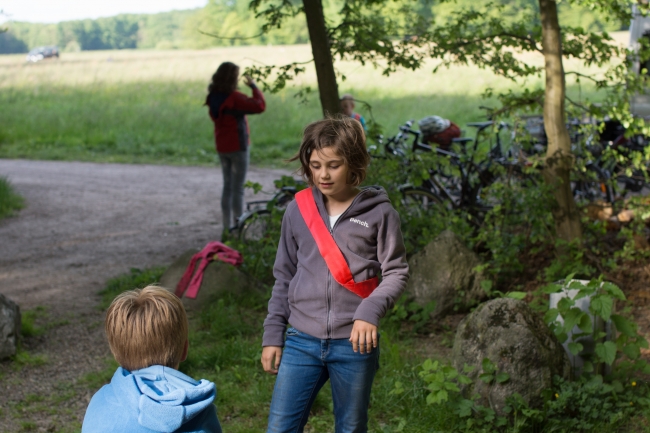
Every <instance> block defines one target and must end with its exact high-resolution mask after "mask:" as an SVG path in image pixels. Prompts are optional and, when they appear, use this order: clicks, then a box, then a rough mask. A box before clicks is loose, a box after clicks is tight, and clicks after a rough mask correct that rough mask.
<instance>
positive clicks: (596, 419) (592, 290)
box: [397, 275, 650, 432]
mask: <svg viewBox="0 0 650 433" xmlns="http://www.w3.org/2000/svg"><path fill="white" fill-rule="evenodd" d="M563 288H568V289H576V290H578V292H577V294H576V296H574V297H573V298H563V299H562V300H561V301H560V302H559V303H558V306H557V308H553V309H550V310H548V311H547V312H546V314H545V320H546V322H547V323H548V324H549V326H550V327H551V329H552V330H553V331H554V333H555V335H557V336H558V338H559V340H560V341H561V342H564V341H567V339H568V338H569V337H568V335H569V333H570V332H572V331H573V330H574V327H578V328H579V330H580V332H579V333H577V334H573V336H572V338H571V340H570V343H569V345H568V346H569V350H570V351H571V352H572V353H573V354H574V355H576V354H578V353H580V352H581V351H582V349H583V346H582V344H581V343H580V340H579V339H580V338H583V337H585V336H591V337H592V338H594V341H595V342H596V345H595V349H594V353H593V354H591V358H590V357H589V355H588V354H584V353H583V354H582V356H583V357H585V358H586V359H587V361H586V362H585V365H584V368H583V371H582V375H581V376H580V377H578V378H577V379H576V380H575V381H567V380H564V379H562V378H560V377H554V378H553V388H551V389H547V390H545V391H544V393H543V397H544V404H543V406H542V407H538V408H531V407H529V406H528V404H527V403H526V402H525V401H524V400H523V399H522V398H521V396H519V395H517V394H515V395H512V396H511V397H510V398H509V399H508V400H507V405H506V407H505V408H504V410H503V413H504V414H505V416H503V415H498V414H497V413H495V411H494V410H493V409H492V408H491V407H485V406H482V405H481V404H480V403H479V402H478V401H479V398H478V396H477V395H464V394H463V393H462V392H461V386H462V385H463V384H469V383H471V379H470V378H469V377H467V376H466V374H467V373H469V372H470V371H471V370H469V369H468V367H467V366H466V367H465V369H464V371H463V372H462V373H461V372H459V371H458V370H456V369H455V368H454V367H452V366H450V365H445V364H443V363H440V362H438V361H431V360H427V361H425V362H424V363H423V364H422V366H421V369H422V370H421V372H420V376H421V377H422V378H423V380H424V381H425V383H426V387H427V390H428V392H429V395H428V396H427V403H428V404H431V405H434V406H438V407H442V408H444V409H445V410H446V411H449V412H451V413H453V414H454V415H455V416H456V417H457V421H456V422H455V423H454V424H453V425H454V426H455V427H454V429H452V430H451V431H459V432H460V431H467V430H471V431H475V432H492V431H503V432H505V431H509V432H510V431H516V432H520V431H521V432H529V431H530V432H532V431H558V429H559V430H560V431H580V432H583V431H585V432H586V431H603V429H608V430H611V431H618V430H617V429H619V428H621V427H622V426H625V425H626V424H627V423H628V422H629V417H630V416H631V415H633V414H636V413H638V412H639V411H644V410H645V411H647V410H648V409H650V398H648V391H649V390H650V388H649V387H648V384H647V383H645V382H643V381H642V380H641V379H639V375H640V374H644V375H647V374H649V373H650V365H649V364H648V363H647V362H646V361H645V360H642V359H640V349H641V348H647V346H648V344H647V342H646V340H645V339H644V338H643V337H642V336H641V335H639V334H638V332H637V328H636V325H635V324H634V323H633V322H631V321H630V320H629V319H627V318H626V317H624V316H623V315H618V314H613V307H614V303H615V301H617V300H618V301H623V300H624V299H625V296H624V295H623V292H622V291H621V290H620V289H619V288H618V287H616V286H615V285H614V284H612V283H608V282H603V281H602V280H601V279H598V280H592V281H590V282H589V283H588V284H582V283H579V282H575V281H573V275H570V276H569V277H567V278H566V279H565V280H564V281H563V283H562V284H553V285H549V286H547V287H546V288H544V290H543V292H544V293H547V294H548V293H556V292H558V291H560V290H562V289H563ZM584 297H590V307H589V313H591V316H590V314H589V313H587V312H583V311H582V310H580V309H579V308H577V307H575V301H576V300H578V299H581V298H584ZM592 317H594V318H597V319H599V320H602V321H603V322H607V321H609V320H611V321H612V322H613V323H614V324H615V326H616V329H617V330H618V332H619V333H620V335H619V336H618V337H617V338H616V339H615V341H605V340H603V338H604V337H605V333H604V332H601V329H599V328H598V327H596V326H594V325H592ZM559 318H562V319H563V322H560V321H558V319H559ZM603 322H601V323H603ZM599 363H605V364H608V365H610V366H612V365H613V366H614V372H613V374H611V375H609V376H607V377H606V378H604V377H603V375H601V374H600V373H599V372H598V371H597V368H596V367H595V366H597V364H599ZM481 368H482V372H481V374H480V375H479V376H478V377H479V380H481V381H483V382H485V383H486V384H487V385H489V386H496V385H498V384H500V383H505V382H507V381H508V380H510V377H509V375H507V374H505V373H503V372H499V371H497V370H496V367H495V365H494V363H493V362H492V361H491V360H489V359H484V360H483V362H482V366H481ZM605 379H607V380H605ZM397 391H399V389H397Z"/></svg>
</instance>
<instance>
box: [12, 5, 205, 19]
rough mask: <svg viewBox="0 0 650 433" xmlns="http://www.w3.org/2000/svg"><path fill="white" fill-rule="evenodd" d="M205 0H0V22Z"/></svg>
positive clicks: (93, 14) (150, 10)
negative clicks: (0, 11)
mask: <svg viewBox="0 0 650 433" xmlns="http://www.w3.org/2000/svg"><path fill="white" fill-rule="evenodd" d="M207 3H208V0H0V10H2V11H3V13H4V14H5V16H4V17H0V22H4V21H7V19H11V20H13V21H29V22H34V23H58V22H59V21H69V20H80V19H84V18H99V17H110V16H113V15H117V14H122V13H157V12H167V11H171V10H174V9H194V8H199V7H203V6H205V5H206V4H207Z"/></svg>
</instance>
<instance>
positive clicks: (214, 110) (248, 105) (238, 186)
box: [205, 62, 266, 234]
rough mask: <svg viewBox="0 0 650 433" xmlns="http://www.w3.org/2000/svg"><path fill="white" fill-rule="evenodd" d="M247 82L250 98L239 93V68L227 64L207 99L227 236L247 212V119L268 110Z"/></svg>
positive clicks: (215, 78) (215, 77) (216, 76)
mask: <svg viewBox="0 0 650 433" xmlns="http://www.w3.org/2000/svg"><path fill="white" fill-rule="evenodd" d="M244 80H245V83H246V85H247V86H248V87H250V88H251V90H252V91H253V96H252V97H250V98H249V97H248V96H246V95H244V94H243V93H241V92H239V91H238V90H237V82H238V81H239V66H237V65H235V64H234V63H231V62H224V63H222V64H221V65H219V68H218V69H217V71H216V72H215V73H214V75H212V81H211V82H210V85H209V86H208V96H207V97H206V99H205V105H207V106H208V107H209V108H210V118H211V119H212V122H214V139H215V145H216V148H217V152H218V153H219V160H220V161H221V169H222V171H223V193H222V195H221V212H222V216H223V228H224V230H223V233H224V234H227V233H228V232H229V230H230V228H231V227H233V226H234V225H235V223H236V222H237V219H238V218H239V217H240V216H241V214H242V212H243V210H244V183H245V182H246V172H247V171H248V160H249V154H250V152H249V149H250V130H249V128H248V121H247V119H246V115H247V114H257V113H262V112H263V111H264V110H265V109H266V102H265V101H264V95H262V92H261V91H260V90H259V89H258V88H257V86H256V85H255V81H254V80H253V79H252V78H251V77H248V76H245V77H244Z"/></svg>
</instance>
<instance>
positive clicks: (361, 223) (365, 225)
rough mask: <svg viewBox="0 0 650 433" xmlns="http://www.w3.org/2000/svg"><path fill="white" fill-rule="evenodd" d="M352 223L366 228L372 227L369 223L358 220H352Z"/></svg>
mask: <svg viewBox="0 0 650 433" xmlns="http://www.w3.org/2000/svg"><path fill="white" fill-rule="evenodd" d="M350 221H352V222H353V223H357V224H360V225H362V226H364V227H370V226H369V225H368V223H367V222H365V221H361V220H358V219H356V218H350Z"/></svg>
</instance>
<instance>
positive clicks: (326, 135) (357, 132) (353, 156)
mask: <svg viewBox="0 0 650 433" xmlns="http://www.w3.org/2000/svg"><path fill="white" fill-rule="evenodd" d="M326 147H332V148H334V152H335V153H336V154H337V155H339V156H340V157H341V158H343V160H344V161H345V163H346V164H347V166H348V170H349V173H350V174H349V176H350V178H349V179H348V183H349V184H350V185H353V186H358V185H360V184H361V182H363V181H364V179H365V178H366V168H367V167H368V164H369V163H370V155H368V150H366V134H365V132H364V131H363V127H362V126H361V123H359V122H358V121H357V120H355V119H352V118H350V117H347V116H342V115H337V116H335V117H328V118H326V119H323V120H318V121H316V122H313V123H310V124H309V125H307V127H306V128H305V130H304V132H303V137H302V142H301V143H300V150H298V153H297V154H296V155H294V156H293V158H291V159H290V160H289V161H296V160H299V161H300V168H299V169H298V173H299V174H300V175H302V177H303V178H304V179H305V180H306V181H307V183H308V184H309V185H313V184H314V180H313V179H312V174H311V169H310V167H309V158H310V156H311V153H312V152H318V151H319V150H321V149H324V148H326Z"/></svg>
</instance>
